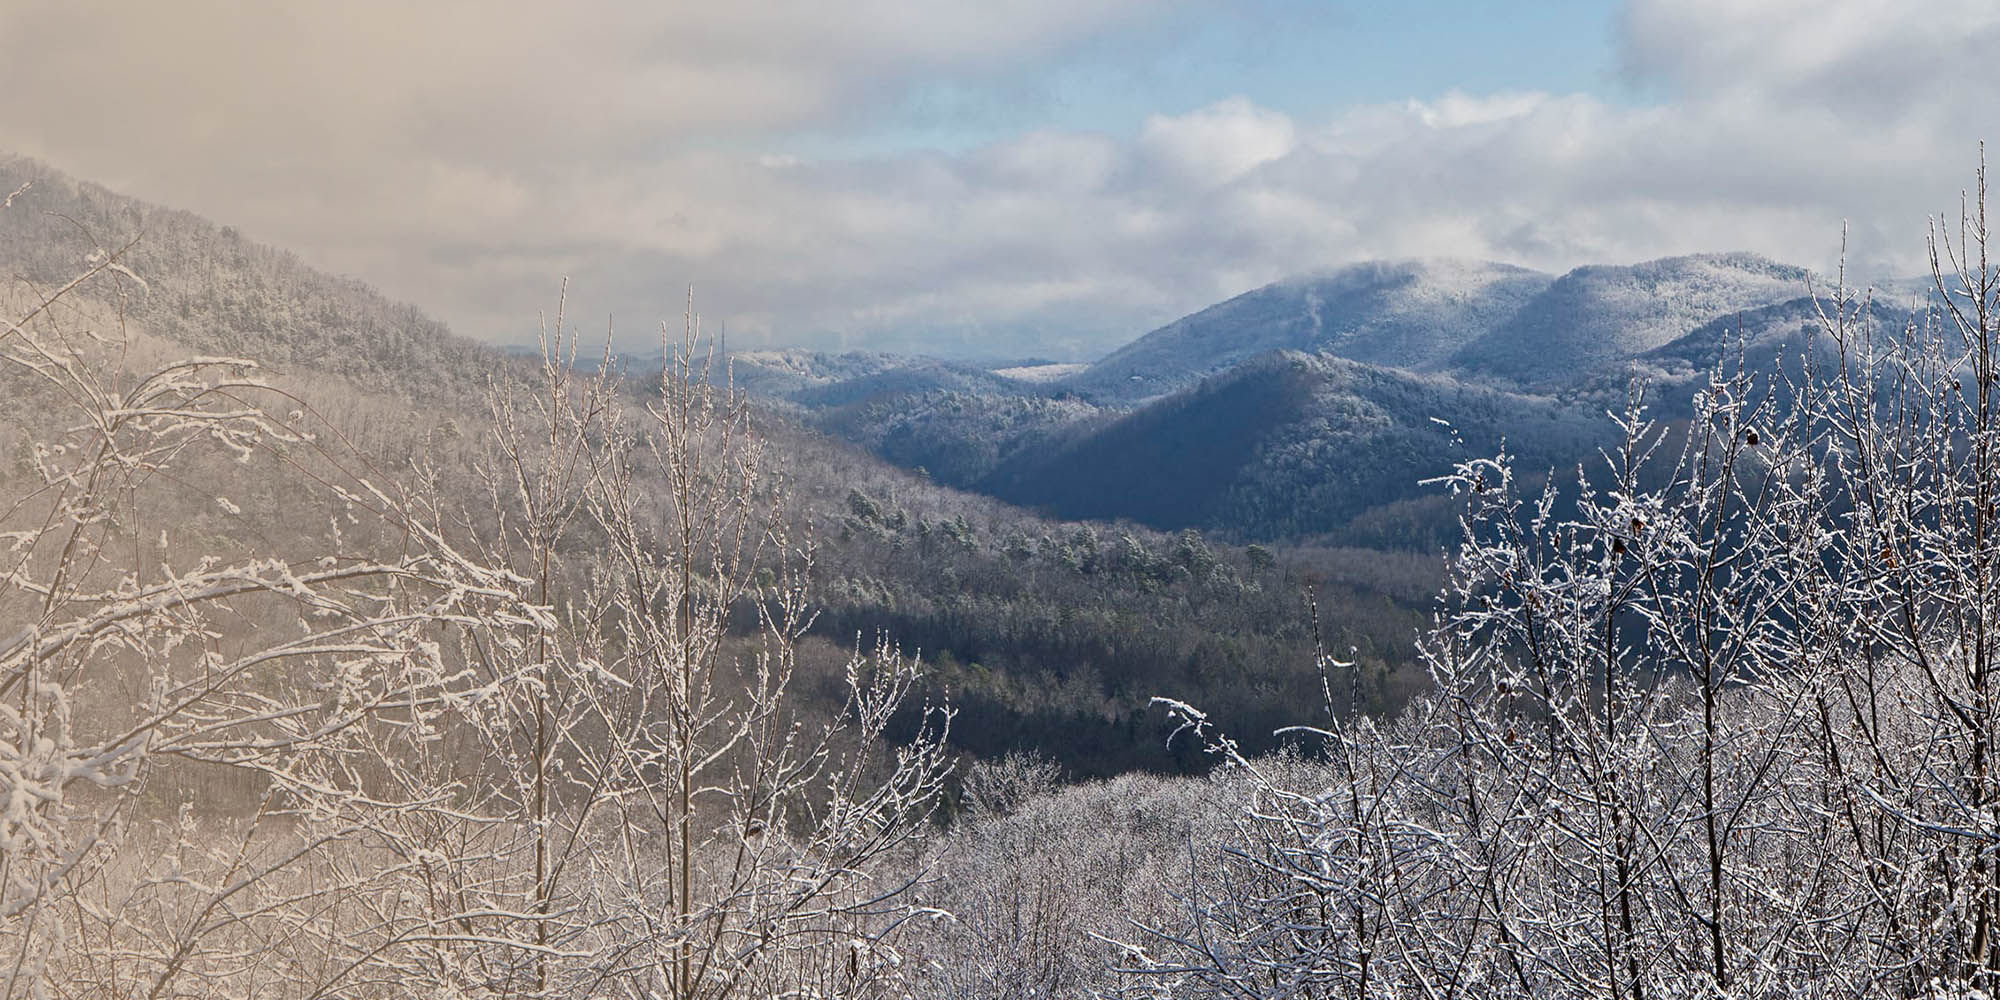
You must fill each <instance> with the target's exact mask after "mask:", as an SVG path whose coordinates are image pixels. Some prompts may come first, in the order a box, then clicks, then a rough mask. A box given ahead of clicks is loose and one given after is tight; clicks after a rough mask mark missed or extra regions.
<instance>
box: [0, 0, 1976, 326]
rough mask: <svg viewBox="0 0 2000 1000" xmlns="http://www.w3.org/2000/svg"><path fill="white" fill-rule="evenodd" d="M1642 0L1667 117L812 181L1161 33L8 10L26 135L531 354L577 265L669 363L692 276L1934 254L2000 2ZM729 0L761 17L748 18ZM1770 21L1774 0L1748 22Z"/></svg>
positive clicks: (799, 314)
mask: <svg viewBox="0 0 2000 1000" xmlns="http://www.w3.org/2000/svg"><path fill="white" fill-rule="evenodd" d="M1751 6H1752V5H1737V4H1733V3H1725V2H1723V0H1698V2H1668V0H1635V2H1634V3H1632V4H1631V6H1630V7H1629V8H1628V9H1627V11H1626V14H1625V17H1624V19H1623V22H1622V35H1621V40H1620V43H1619V44H1620V46H1621V54H1622V65H1623V67H1624V72H1625V74H1626V77H1627V78H1628V79H1629V80H1631V81H1633V82H1634V83H1635V84H1636V85H1637V86H1638V87H1639V88H1640V91H1639V92H1640V93H1642V94H1647V95H1652V96H1654V97H1657V99H1654V100H1650V102H1635V101H1632V100H1619V99H1610V98H1606V97H1601V96H1594V95H1589V94H1544V93H1499V94H1475V93H1463V92H1457V91H1445V92H1443V93H1441V94H1437V95H1430V96H1420V97H1418V98H1417V99H1412V100H1404V101H1396V102H1385V103H1381V104H1375V105H1367V106H1358V107H1349V108H1344V109H1338V110H1334V111H1332V112H1329V113H1325V114H1321V115H1316V116H1307V115H1302V114H1299V113H1297V112H1293V113H1283V112H1280V111H1278V110H1275V109H1272V108H1268V107H1263V106H1260V105H1259V104H1257V103H1256V102H1254V101H1251V100H1249V99H1247V98H1243V97H1232V98H1228V99H1224V100H1220V101H1217V102H1216V103H1213V104H1210V105H1208V106H1205V107H1197V108H1192V109H1188V108H1181V109H1161V110H1159V111H1157V112H1156V113H1153V114H1151V115H1149V116H1146V117H1144V118H1143V119H1142V120H1140V121H1134V122H1132V123H1131V128H1132V132H1131V134H1129V135H1116V134H1100V133H1094V132H1081V131H1056V130H1040V131H1033V132H1028V133H1025V134H1022V135H1018V136H1014V137H1012V138H1007V139H1004V140H1001V141H998V142H993V143H990V144H988V145H985V146H982V147H979V148H975V149H969V150H964V151H960V152H953V153H948V154H947V153H938V152H923V151H918V152H908V153H895V154H883V155H875V156H865V157H848V158H826V157H813V156H808V155H802V154H800V153H799V152H797V151H796V149H794V148H788V147H787V146H786V145H785V144H784V139H785V137H786V136H788V135H791V134H793V130H796V129H801V128H810V129H815V130H821V131H825V130H833V131H838V130H840V129H842V128H848V127H853V126H854V123H856V122H858V121H861V120H863V119H865V118H866V116H868V115H869V114H871V113H873V111H871V109H879V108H880V107H881V106H883V105H884V103H885V102H887V103H892V102H893V98H894V95H895V94H897V93H901V92H903V89H904V88H909V87H913V86H920V85H923V84H925V83H926V82H931V81H936V80H939V79H947V78H950V79H963V78H967V76H968V75H971V76H978V75H980V74H987V75H990V76H993V77H995V78H1001V77H1009V76H1010V74H1021V73H1026V72H1031V71H1032V67H1033V66H1034V65H1035V64H1036V60H1037V59H1040V58H1043V55H1042V54H1043V53H1046V52H1047V51H1049V50H1051V49H1058V48H1060V47H1061V46H1064V45H1067V44H1072V43H1077V42H1078V41H1079V40H1081V39H1087V38H1091V37H1095V36H1098V35H1101V34H1103V33H1106V32H1114V33H1115V32H1116V31H1119V30H1122V29H1123V28H1124V27H1125V26H1128V25H1130V24H1132V23H1135V22H1136V21H1137V20H1141V19H1144V18H1146V17H1148V16H1150V14H1151V12H1152V11H1153V10H1154V9H1155V8H1154V6H1153V5H1140V4H1138V3H1136V0H1065V2H1060V3H1058V2H1054V0H1035V2H1028V3H1019V4H1004V5H1003V4H987V3H976V2H971V0H966V2H961V3H931V4H893V3H890V2H888V0H874V2H870V3H867V4H864V5H861V6H856V5H853V4H823V3H807V2H803V0H799V2H795V3H776V4H757V5H734V6H732V5H715V4H712V5H694V4H668V5H654V4H639V3H629V4H611V3H598V4H583V5H546V4H529V3H526V2H525V0H523V2H520V3H469V2H467V3H443V4H435V5H418V6H416V7H409V6H407V5H403V4H390V3H387V2H386V0H361V2H351V3H348V4H344V5H311V4H308V5H265V4H228V3H223V2H221V0H190V2H188V3H184V4H172V5H136V6H131V7H125V6H111V5H105V6H101V7H92V6H89V5H76V4H69V3H53V2H51V3H46V4H44V3H28V4H24V3H19V2H12V3H9V2H7V0H0V87H4V88H5V92H8V93H12V94H17V95H31V96H32V98H33V99H32V100H25V99H24V100H15V101H10V102H5V103H4V105H0V148H12V149H14V150H17V151H20V152H25V153H29V154H31V155H38V156H42V157H44V158H46V159H48V160H50V161H51V162H52V163H54V164H55V165H57V166H59V167H62V168H64V169H67V170H70V171H72V172H75V173H77V174H80V175H82V176H85V177H88V178H90V179H93V180H97V181H100V182H103V183H106V184H108V185H111V186H113V187H119V188H123V189H126V190H129V191H131V192H132V193H135V194H139V195H141V196H144V197H149V198H152V199H154V200H159V201H163V202H167V203H169V204H175V205H179V206H183V207H188V208H192V209H195V210H197V211H201V212H204V213H205V214H208V215H211V216H213V217H215V218H217V219H218V221H222V222H230V223H234V224H237V225H238V226H240V227H241V228H243V229H244V230H245V231H246V232H249V233H251V234H253V235H255V236H258V237H259V238H262V239H266V240H269V241H272V242H276V243H280V244H283V245H287V246H290V247H293V248H295V249H297V250H299V251H300V252H301V253H303V254H304V255H305V256H306V258H307V259H308V260H311V261H314V262H315V263H318V264H321V265H322V266H327V267H330V268H332V269H334V270H338V271H343V272H348V273H353V274H356V275H359V276H361V277H363V278H366V279H368V280H370V281H372V282H375V283H377V284H379V285H381V286H382V287H384V288H385V290H387V291H389V292H390V293H391V294H393V295H396V296H398V297H401V298H406V299H409V300H411V301H414V302H417V303H419V304H421V305H423V306H425V307H426V308H428V309H431V310H433V311H435V312H437V313H439V314H440V315H441V316H443V317H444V318H446V319H447V320H449V321H450V322H452V323H453V324H454V325H455V326H456V327H458V328H459V329H461V330H462V331H465V332H468V333H471V334H474V335H477V336H483V337H487V338H490V339H496V340H520V339H524V338H526V337H529V336H531V331H532V330H533V328H534V324H535V313H536V310H537V309H538V308H539V307H541V306H544V305H546V304H548V303H549V301H550V300H551V299H552V297H553V292H554V290H555V287H556V283H557V281H558V280H559V278H560V277H561V276H564V275H568V276H570V277H571V278H572V279H573V284H572V287H573V303H581V304H582V305H583V308H584V310H585V312H586V313H588V312H590V311H608V312H610V313H612V314H613V315H614V319H615V321H616V323H617V324H618V326H619V327H620V328H621V329H623V330H625V331H626V334H627V339H626V343H627V344H628V345H632V346H637V341H639V340H642V339H644V337H645V336H646V334H645V331H647V330H649V329H653V328H654V327H653V324H654V322H655V321H657V319H658V318H659V317H660V316H662V315H671V314H675V313H676V312H677V310H678V308H679V300H680V296H681V294H682V291H683V290H684V289H685V287H686V285H687V284H688V283H689V282H693V283H695V284H696V285H697V286H698V295H699V298H700V301H701V302H702V303H704V304H705V309H706V311H708V312H709V313H710V315H711V316H713V317H717V318H723V317H726V319H727V322H728V325H729V329H730V336H731V339H732V342H733V343H767V342H768V343H799V342H805V343H812V344H816V345H820V346H829V347H872V348H894V349H906V350H907V349H924V350H931V351H938V352H944V353H954V354H961V355H988V356H994V355H1010V354H1012V355H1019V354H1029V353H1041V354H1051V355H1056V356H1063V357H1088V356H1092V355H1094V354H1097V353H1101V352H1102V351H1104V350H1107V349H1109V348H1110V347H1113V346H1115V345H1116V344H1118V343H1120V342H1122V341H1123V340H1126V339H1129V338H1130V337H1132V336H1135V335H1137V334H1138V333H1141V332H1143V331H1144V330H1146V329H1148V328H1150V327H1151V326H1152V325H1155V324H1157V323H1160V322H1164V321H1167V320H1170V319H1172V318H1173V317H1175V316H1177V315H1180V314H1182V313H1184V312H1187V311H1190V310H1193V309H1196V308H1200V307H1201V306H1204V305H1207V304H1209V303H1211V302H1214V301H1216V300H1218V299H1221V298H1224V297H1226V296H1229V295H1233V294H1235V293H1238V292H1241V291H1243V290H1245V289H1247V288H1250V287H1254V286H1255V285H1257V284H1260V283H1263V282H1266V281H1271V280H1275V279H1277V278H1279V277H1282V276H1284V275H1286V274H1289V273H1293V272H1297V271H1301V270H1306V269H1309V268H1315V267H1321V266H1327V265H1332V264H1338V263H1343V262H1349V261H1355V260H1361V259H1367V258H1374V257H1404V256H1461V257H1484V258H1494V259H1501V260H1507V261H1512V262H1516V263H1522V264H1527V265H1530V266H1536V267H1542V268H1546V269H1563V268H1567V267H1570V266H1574V265H1576V264H1579V263H1585V262H1593V261H1631V260H1638V259H1645V258H1649V257H1655V256H1661V255H1666V254H1673V253H1686V252H1696V251H1705V250H1723V249H1748V250H1754V251H1759V252H1762V253H1766V254H1769V255H1772V256H1775V257H1780V258H1783V259H1788V260H1794V261H1798V262H1801V263H1806V264H1810V265H1815V266H1821V267H1825V266H1828V265H1830V264H1831V263H1832V261H1833V257H1834V255H1835V254H1836V253H1837V252H1838V247H1839V240H1840V227H1841V223H1842V220H1843V219H1845V220H1849V221H1850V223H1851V225H1852V233H1853V236H1852V244H1853V246H1854V248H1855V254H1856V261H1857V264H1858V265H1859V266H1861V267H1863V268H1864V269H1868V270H1872V272H1873V273H1906V272H1910V271H1914V270H1917V269H1918V268H1920V267H1921V266H1922V257H1923V242H1922V241H1923V233H1924V218H1925V213H1926V211H1936V210H1939V209H1955V201H1954V198H1955V193H1956V192H1957V191H1958V190H1959V188H1960V187H1962V186H1963V185H1964V183H1965V182H1966V180H1968V179H1969V175H1970V170H1971V168H1972V166H1973V164H1974V162H1975V157H1976V149H1975V142H1976V140H1977V139H1978V138H1979V137H1980V136H1982V135H1996V134H2000V130H1996V129H1995V127H1994V126H1996V125H2000V100H1996V98H2000V83H1996V82H1994V81H1993V80H1992V79H1990V76H1989V75H1987V74H1983V73H1982V72H1980V71H1979V65H1980V63H1979V61H1978V60H1977V58H1976V56H1977V54H1978V52H1979V51H1981V50H1982V48H1984V49H1987V50H1990V48H1991V45H1992V43H1993V42H1995V41H2000V38H1996V37H1995V32H1996V30H2000V29H1996V27H1995V25H1996V23H2000V16H1995V15H1991V14H1987V13H1986V12H1985V11H1984V9H1983V8H1982V7H1981V6H1978V5H1973V4H1969V3H1968V4H1965V5H1964V9H1963V10H1956V11H1949V12H1945V13H1944V14H1939V13H1936V12H1928V13H1927V12H1917V11H1914V10H1906V9H1905V8H1904V7H1903V6H1901V5H1889V4H1879V3H1873V2H1869V0H1824V2H1820V3H1815V4H1813V5H1812V6H1811V7H1810V9H1808V8H1805V7H1804V6H1795V7H1784V6H1780V7H1775V8H1773V7H1768V6H1757V7H1756V9H1754V10H1753V9H1749V8H1750V7H1751ZM735 7H745V8H755V9H754V10H740V11H739V10H736V9H735ZM1739 8H1742V9H1739Z"/></svg>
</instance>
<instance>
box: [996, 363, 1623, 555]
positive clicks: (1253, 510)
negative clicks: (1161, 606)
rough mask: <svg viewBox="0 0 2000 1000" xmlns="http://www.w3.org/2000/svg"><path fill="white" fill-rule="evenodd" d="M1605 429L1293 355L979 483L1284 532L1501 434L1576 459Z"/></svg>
mask: <svg viewBox="0 0 2000 1000" xmlns="http://www.w3.org/2000/svg"><path fill="white" fill-rule="evenodd" d="M1439 421H1443V422H1444V423H1443V424H1441V423H1439ZM1447 425H1448V426H1447ZM1603 425H1604V422H1603V421H1602V420H1601V419H1595V418H1593V416H1592V415H1591V414H1590V413H1586V412H1584V411H1581V410H1576V409H1572V408H1569V407H1565V406H1564V405H1562V404H1559V403H1557V402H1555V401H1554V400H1550V399H1546V398H1541V397H1534V396H1521V395H1516V394H1512V393H1507V392H1502V391H1498V390H1494V389H1489V388H1484V387H1480V386H1475V385H1469V384H1466V383H1463V382H1459V381H1457V380H1454V379H1450V378H1446V377H1443V376H1436V375H1418V374H1413V373H1410V372H1405V371H1400V370H1396V369H1391V368H1383V367H1378V366H1374V365H1367V364H1362V363H1359V362H1354V361H1348V360H1344V359H1340V358H1334V357H1331V356H1327V355H1307V354H1302V353H1298V352H1289V351H1288V352H1278V353H1274V354H1270V355H1266V356H1264V357H1261V358H1258V359H1256V360H1254V361H1252V362H1249V363H1247V364H1244V365H1241V366H1239V367H1238V368H1236V369H1235V370H1232V371H1231V372H1229V373H1228V374H1226V375H1222V376H1218V377H1215V378H1212V379H1209V380H1207V381H1205V382H1203V383H1201V384H1200V385H1198V386H1196V387H1195V388H1193V389H1189V390H1186V391H1184V392H1182V393H1179V394H1176V395H1174V396H1171V397H1168V398H1166V399H1162V400H1159V401H1156V402H1154V403H1152V404H1150V405H1148V406H1146V407H1144V408H1142V409H1140V410H1138V411H1136V412H1134V413H1132V414H1130V415H1128V416H1126V417H1124V418H1122V419H1119V420H1117V421H1116V422H1113V423H1110V424H1109V425H1107V426H1103V427H1101V428H1098V429H1096V430H1094V431H1092V432H1090V433H1086V434H1082V435H1080V436H1078V437H1077V439H1075V440H1073V441H1072V442H1070V443H1069V444H1068V445H1067V446H1065V447H1063V448H1061V449H1060V450H1059V451H1056V452H1054V453H1052V454H1041V453H1035V454H1030V455H1028V456H1026V457H1025V458H1024V460H1023V461H1020V462H1016V463H1014V464H1011V465H1009V466H1004V467H1002V468H1001V469H1000V470H998V471H996V472H995V473H994V474H993V475H992V476H991V477H989V478H988V479H987V481H986V482H985V483H984V484H982V485H983V488H984V489H986V490H987V491H989V492H991V493H992V494H993V495H995V496H998V497H1001V498H1003V499H1006V500H1009V501H1011V502H1014V503H1019V504H1022V505H1026V506H1032V507H1036V508H1040V509H1044V510H1047V511H1050V512H1053V513H1055V514H1057V515H1059V516H1063V517H1075V518H1114V517H1130V518H1132V519H1134V520H1137V521H1140V522H1141V523H1145V524H1148V525H1151V526H1153V527H1158V528H1179V527H1186V526H1200V527H1203V528H1216V529H1222V530H1227V531H1229V532H1231V533H1233V534H1238V535H1241V536H1244V537H1266V538H1269V537H1290V536H1299V535H1307V534H1316V533H1325V532H1335V531H1338V530H1339V529H1341V528H1343V527H1345V526H1346V525H1348V524H1349V523H1350V522H1352V521H1353V520H1354V519H1356V518H1357V517H1360V516H1362V515H1364V514H1366V513H1367V512H1369V511H1371V510H1375V509H1379V508H1384V507H1387V506H1390V505H1394V504H1397V503H1403V502H1408V501H1412V500H1415V499H1418V498H1422V497H1426V496H1430V495H1432V494H1433V493H1434V491H1433V490H1431V489H1430V488H1429V487H1426V486H1423V485H1422V480H1424V479H1425V478H1428V477H1430V476H1435V475H1438V474H1440V473H1441V472H1443V471H1444V470H1445V469H1446V468H1448V466H1449V464H1450V463H1451V462H1452V461H1453V460H1454V459H1456V458H1458V457H1461V456H1462V455H1464V454H1467V453H1471V454H1479V453H1487V454H1490V453H1492V452H1493V451H1495V450H1497V449H1498V448H1499V446H1500V443H1501V440H1502V439H1503V438H1504V439H1505V440H1506V441H1507V442H1508V446H1509V448H1510V450H1513V451H1515V452H1516V453H1517V454H1518V455H1520V456H1521V459H1522V465H1523V467H1524V468H1529V469H1532V468H1535V467H1537V466H1541V467H1547V466H1548V465H1552V464H1563V463H1567V462H1573V461H1575V460H1576V459H1577V458H1578V457H1581V456H1582V455H1584V454H1587V453H1588V452H1589V450H1590V449H1591V447H1593V445H1594V443H1595V442H1596V441H1597V440H1598V438H1599V437H1600V436H1601V435H1602V433H1603Z"/></svg>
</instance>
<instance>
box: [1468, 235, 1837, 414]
mask: <svg viewBox="0 0 2000 1000" xmlns="http://www.w3.org/2000/svg"><path fill="white" fill-rule="evenodd" d="M1807 277H1808V275H1807V272H1806V271H1805V269H1804V268H1799V267H1793V266H1791V265H1789V264H1780V263H1777V262H1775V261H1772V260H1768V259H1766V258H1763V257H1759V256H1757V255H1755V254H1748V253H1728V254H1697V255H1694V256H1688V257H1665V258H1661V259H1660V260H1652V261H1646V262H1645V263H1642V264H1632V265H1628V266H1622V267H1608V266H1589V267H1579V268H1577V269H1576V270H1574V271H1571V272H1569V273H1568V274H1565V275H1563V276H1562V277H1561V278H1558V279H1556V280H1555V282H1554V283H1553V284H1550V285H1549V286H1548V287H1547V288H1545V289H1543V290H1542V291H1541V293H1540V294H1538V295H1536V296H1535V297H1534V298H1533V299H1532V300H1530V301H1528V302H1526V303H1525V304H1523V305H1522V307H1521V308H1520V309H1519V310H1518V311H1516V312H1515V313H1514V315H1512V316H1511V317H1509V318H1508V319H1507V320H1506V321H1504V322H1502V323H1499V324H1497V325H1496V326H1495V327H1494V328H1493V329H1492V330H1491V331H1489V332H1487V333H1485V334H1483V335H1481V336H1479V337H1477V338H1475V339H1472V340H1471V341H1470V342H1468V343H1466V344H1465V346H1463V347H1461V348H1459V349H1458V351H1457V352H1456V353H1454V354H1453V355H1452V357H1451V359H1450V362H1449V366H1450V367H1451V368H1452V369H1454V370H1456V371H1459V372H1460V373H1462V374H1465V375H1467V376H1470V377H1476V378H1482V379H1487V380H1491V381H1494V382H1497V383H1500V384H1505V385H1512V386H1516V387H1528V388H1551V387H1556V386H1559V385H1561V384H1563V383H1566V382H1570V381H1573V380H1574V379H1575V378H1576V377H1577V376H1579V375H1586V374H1589V373H1591V372H1594V371H1597V370H1599V369H1602V368H1605V367H1607V366H1611V365H1616V364H1618V363H1620V362H1622V361H1624V360H1626V359H1628V358H1631V357H1634V356H1636V355H1639V354H1642V353H1644V352H1646V351H1650V350H1653V349H1654V348H1657V347H1660V346H1663V345H1665V344H1667V343H1668V342H1670V341H1672V340H1674V339H1675V338H1677V337H1679V336H1681V335H1682V334H1685V333H1687V332H1688V331H1690V330H1693V329H1695V328H1696V327H1699V326H1701V325H1703V324H1705V323H1709V322H1712V321H1714V320H1717V319H1720V318H1721V317H1723V316H1725V315H1728V314H1730V313H1734V312H1739V311H1741V310H1745V309H1751V308H1754V307H1757V306H1764V305H1772V304H1776V303H1779V302H1784V301H1787V300H1790V299H1794V298H1797V297H1799V296H1800V295H1803V294H1805V292H1806V280H1807Z"/></svg>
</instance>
